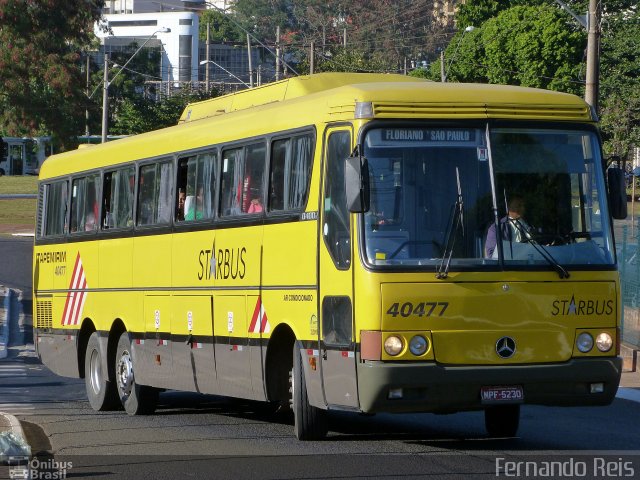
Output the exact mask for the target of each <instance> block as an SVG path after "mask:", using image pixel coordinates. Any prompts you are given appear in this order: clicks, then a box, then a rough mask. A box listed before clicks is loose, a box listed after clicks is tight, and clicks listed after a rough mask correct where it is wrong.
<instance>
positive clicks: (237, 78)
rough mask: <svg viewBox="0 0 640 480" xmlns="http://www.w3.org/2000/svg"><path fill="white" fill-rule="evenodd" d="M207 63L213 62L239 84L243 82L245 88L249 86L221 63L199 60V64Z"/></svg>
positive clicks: (211, 61)
mask: <svg viewBox="0 0 640 480" xmlns="http://www.w3.org/2000/svg"><path fill="white" fill-rule="evenodd" d="M207 63H213V64H214V65H215V66H216V67H218V68H219V69H220V70H224V71H225V72H227V73H228V74H229V75H231V76H232V77H233V78H235V79H236V80H238V81H239V82H240V83H241V84H243V85H244V86H245V87H247V88H251V87H250V86H249V84H247V83H245V82H243V81H242V80H241V79H240V78H239V77H237V76H236V75H234V74H233V73H231V72H230V71H229V70H227V69H226V68H224V67H223V66H222V65H219V64H217V63H216V62H214V61H213V60H202V61H201V62H200V65H206V64H207ZM207 68H208V67H207Z"/></svg>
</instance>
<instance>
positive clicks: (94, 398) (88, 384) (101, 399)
mask: <svg viewBox="0 0 640 480" xmlns="http://www.w3.org/2000/svg"><path fill="white" fill-rule="evenodd" d="M102 364H103V362H102V356H101V355H100V348H99V346H98V332H93V333H92V334H91V336H90V337H89V341H88V342H87V349H86V351H85V355H84V384H85V388H86V390H87V398H88V399H89V404H90V405H91V408H93V409H94V410H96V411H105V410H114V409H116V408H117V407H118V406H119V404H120V403H119V402H118V394H117V392H116V386H115V384H114V383H113V382H110V381H109V376H108V375H107V372H104V371H103V369H102ZM107 364H108V361H107Z"/></svg>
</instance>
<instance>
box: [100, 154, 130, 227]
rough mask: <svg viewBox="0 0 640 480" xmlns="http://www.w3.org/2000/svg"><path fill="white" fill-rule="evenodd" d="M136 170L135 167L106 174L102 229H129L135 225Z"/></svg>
mask: <svg viewBox="0 0 640 480" xmlns="http://www.w3.org/2000/svg"><path fill="white" fill-rule="evenodd" d="M134 187H135V169H134V167H133V166H130V167H125V168H121V169H118V170H114V171H112V172H105V174H104V184H103V191H104V200H103V207H102V228H103V229H105V230H107V229H111V228H128V227H131V226H132V225H133V198H134Z"/></svg>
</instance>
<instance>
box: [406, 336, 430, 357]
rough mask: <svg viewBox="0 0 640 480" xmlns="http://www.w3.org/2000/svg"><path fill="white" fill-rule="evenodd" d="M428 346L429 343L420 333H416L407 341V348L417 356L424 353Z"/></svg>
mask: <svg viewBox="0 0 640 480" xmlns="http://www.w3.org/2000/svg"><path fill="white" fill-rule="evenodd" d="M428 347H429V343H428V342H427V339H426V338H424V337H423V336H422V335H416V336H414V337H413V338H412V339H411V340H410V341H409V350H410V351H411V353H413V354H414V355H415V356H416V357H419V356H420V355H424V353H425V352H426V351H427V348H428Z"/></svg>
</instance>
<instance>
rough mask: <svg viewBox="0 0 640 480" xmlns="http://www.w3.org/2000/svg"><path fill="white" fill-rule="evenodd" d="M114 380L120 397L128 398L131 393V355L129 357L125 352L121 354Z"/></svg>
mask: <svg viewBox="0 0 640 480" xmlns="http://www.w3.org/2000/svg"><path fill="white" fill-rule="evenodd" d="M116 378H117V380H118V389H119V390H120V393H121V396H122V397H128V396H129V394H130V393H131V386H132V385H133V363H132V362H131V355H129V352H128V351H126V350H125V351H124V352H122V355H120V359H119V360H118V365H117V366H116Z"/></svg>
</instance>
